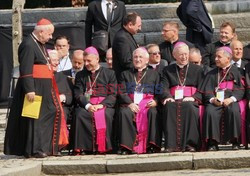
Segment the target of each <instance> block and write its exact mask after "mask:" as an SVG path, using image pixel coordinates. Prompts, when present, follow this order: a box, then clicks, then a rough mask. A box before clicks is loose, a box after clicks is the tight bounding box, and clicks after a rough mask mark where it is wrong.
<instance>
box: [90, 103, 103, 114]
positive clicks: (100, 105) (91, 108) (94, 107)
mask: <svg viewBox="0 0 250 176" xmlns="http://www.w3.org/2000/svg"><path fill="white" fill-rule="evenodd" d="M103 107H104V106H103V105H102V104H97V105H90V107H89V108H88V111H89V112H96V111H98V110H99V109H102V108H103Z"/></svg>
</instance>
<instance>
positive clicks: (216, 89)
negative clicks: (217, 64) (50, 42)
mask: <svg viewBox="0 0 250 176" xmlns="http://www.w3.org/2000/svg"><path fill="white" fill-rule="evenodd" d="M231 67H232V65H230V67H229V68H228V70H227V71H226V73H225V75H224V76H223V77H222V79H221V80H220V71H219V69H218V80H217V87H216V88H215V92H217V91H218V89H219V87H220V84H221V83H222V82H223V81H224V80H225V78H226V76H227V74H228V72H229V70H230V69H231Z"/></svg>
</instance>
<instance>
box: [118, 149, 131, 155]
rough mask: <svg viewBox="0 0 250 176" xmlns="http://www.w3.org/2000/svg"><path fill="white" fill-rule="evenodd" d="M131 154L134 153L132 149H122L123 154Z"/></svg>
mask: <svg viewBox="0 0 250 176" xmlns="http://www.w3.org/2000/svg"><path fill="white" fill-rule="evenodd" d="M129 154H132V151H130V150H128V149H125V148H122V149H121V155H129Z"/></svg>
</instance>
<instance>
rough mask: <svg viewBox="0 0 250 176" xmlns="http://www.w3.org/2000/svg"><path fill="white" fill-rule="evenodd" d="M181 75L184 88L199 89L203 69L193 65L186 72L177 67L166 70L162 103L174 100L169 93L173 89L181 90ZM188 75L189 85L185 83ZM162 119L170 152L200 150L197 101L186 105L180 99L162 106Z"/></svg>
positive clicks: (186, 67)
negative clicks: (190, 148) (167, 99)
mask: <svg viewBox="0 0 250 176" xmlns="http://www.w3.org/2000/svg"><path fill="white" fill-rule="evenodd" d="M177 73H178V74H177ZM178 75H179V78H180V80H181V83H183V82H184V86H185V88H188V87H193V88H198V86H199V85H200V83H201V80H202V68H201V67H200V66H198V65H194V64H191V63H190V64H189V65H186V66H184V67H183V68H180V67H179V66H177V65H176V64H172V65H169V66H167V67H166V68H165V69H164V70H163V74H162V77H161V83H162V85H163V94H162V96H161V101H162V102H163V101H164V100H165V99H166V98H175V97H174V96H173V93H172V94H171V92H170V90H171V88H172V89H173V87H176V86H181V84H180V80H179V78H178ZM185 75H186V81H184V80H185ZM193 93H195V91H193ZM184 97H185V96H184ZM162 119H163V128H164V134H165V148H166V149H168V150H169V151H185V150H186V149H187V148H188V147H194V148H196V149H198V148H199V146H200V135H199V105H198V102H197V101H194V102H190V101H189V102H183V101H182V99H180V100H175V102H167V103H166V105H164V106H163V117H162Z"/></svg>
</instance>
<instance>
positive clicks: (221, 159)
mask: <svg viewBox="0 0 250 176" xmlns="http://www.w3.org/2000/svg"><path fill="white" fill-rule="evenodd" d="M239 168H250V150H245V149H241V150H238V151H231V150H228V148H224V150H221V151H218V152H196V153H189V152H185V153H181V152H176V153H157V154H143V155H136V154H135V155H125V156H124V155H116V154H111V155H82V156H62V157H47V158H44V159H35V158H30V159H25V158H23V157H17V156H6V155H4V154H0V175H1V176H2V175H18V176H20V175H25V176H27V175H41V174H43V175H80V174H108V173H134V172H154V171H162V172H164V171H173V170H175V171H178V170H185V172H188V171H190V172H191V170H199V172H201V171H202V170H201V169H239ZM192 172H193V171H192Z"/></svg>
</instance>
